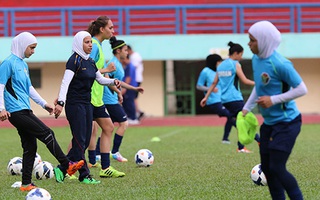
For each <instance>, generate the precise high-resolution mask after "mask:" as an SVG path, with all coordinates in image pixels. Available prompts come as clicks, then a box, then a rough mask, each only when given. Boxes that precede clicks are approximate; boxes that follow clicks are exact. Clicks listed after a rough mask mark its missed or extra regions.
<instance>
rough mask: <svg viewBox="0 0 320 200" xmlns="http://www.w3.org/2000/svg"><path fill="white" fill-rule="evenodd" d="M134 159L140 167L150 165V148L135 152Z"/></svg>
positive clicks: (151, 162)
mask: <svg viewBox="0 0 320 200" xmlns="http://www.w3.org/2000/svg"><path fill="white" fill-rule="evenodd" d="M134 160H135V161H136V164H137V165H138V166H140V167H150V166H151V165H152V164H153V161H154V157H153V154H152V152H151V151H150V150H148V149H140V150H139V151H138V152H137V153H136V155H135V157H134Z"/></svg>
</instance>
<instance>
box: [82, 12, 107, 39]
mask: <svg viewBox="0 0 320 200" xmlns="http://www.w3.org/2000/svg"><path fill="white" fill-rule="evenodd" d="M109 20H110V18H109V17H107V16H100V17H98V18H97V19H96V20H94V21H91V22H90V24H89V26H88V30H87V31H88V32H89V33H90V34H91V36H95V35H98V34H99V33H100V28H101V27H105V26H107V24H108V23H109Z"/></svg>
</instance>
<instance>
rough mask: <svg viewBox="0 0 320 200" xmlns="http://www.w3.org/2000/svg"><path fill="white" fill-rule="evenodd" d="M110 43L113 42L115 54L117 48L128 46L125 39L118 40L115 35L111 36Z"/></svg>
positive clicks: (112, 46)
mask: <svg viewBox="0 0 320 200" xmlns="http://www.w3.org/2000/svg"><path fill="white" fill-rule="evenodd" d="M109 43H110V44H111V48H112V53H113V54H116V51H117V49H122V47H124V46H126V43H125V42H124V41H123V40H117V38H116V37H115V36H112V37H111V38H110V40H109Z"/></svg>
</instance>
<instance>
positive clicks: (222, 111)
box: [197, 54, 233, 144]
mask: <svg viewBox="0 0 320 200" xmlns="http://www.w3.org/2000/svg"><path fill="white" fill-rule="evenodd" d="M221 62H222V58H221V56H219V55H218V54H211V55H209V56H207V58H206V67H205V68H203V69H202V71H201V72H200V75H199V77H198V82H197V89H198V90H200V91H203V92H204V95H205V94H206V93H207V90H208V89H209V87H210V86H211V85H212V83H213V80H214V78H215V76H216V71H217V67H218V65H220V63H221ZM206 106H207V107H209V109H210V110H211V112H212V113H213V114H217V115H219V117H227V121H226V124H225V126H224V134H223V138H222V143H223V144H230V141H229V139H228V138H229V134H230V131H231V128H232V125H233V124H232V118H231V117H230V112H229V111H228V110H227V109H226V108H225V107H224V106H223V105H222V103H221V89H220V86H219V84H218V85H217V90H216V91H215V92H212V93H211V94H210V95H209V97H208V100H207V102H206Z"/></svg>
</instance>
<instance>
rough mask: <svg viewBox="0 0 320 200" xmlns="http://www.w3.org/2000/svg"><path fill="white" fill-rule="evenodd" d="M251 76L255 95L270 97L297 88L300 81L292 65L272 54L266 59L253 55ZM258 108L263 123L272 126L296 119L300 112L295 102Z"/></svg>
mask: <svg viewBox="0 0 320 200" xmlns="http://www.w3.org/2000/svg"><path fill="white" fill-rule="evenodd" d="M252 67H253V76H254V82H255V88H256V92H257V95H258V96H259V97H260V96H272V95H277V94H282V93H284V92H286V91H288V90H290V88H291V87H294V88H295V87H297V86H298V85H299V84H300V83H301V82H302V79H301V77H300V75H299V74H298V73H297V71H296V70H295V69H294V67H293V65H292V63H291V62H290V61H289V60H288V59H286V58H284V57H283V56H281V55H280V54H279V53H278V52H274V53H273V54H272V55H271V56H270V57H268V58H266V59H260V58H259V57H258V56H256V55H254V56H253V58H252ZM259 108H260V112H261V114H262V116H263V118H264V120H265V121H264V123H266V124H267V125H273V124H276V123H278V122H281V121H285V122H289V121H292V120H293V119H294V118H296V117H297V116H298V115H299V114H300V112H299V110H298V108H297V106H296V103H295V101H293V100H292V101H289V102H286V103H282V104H276V105H273V106H271V107H270V108H262V107H259Z"/></svg>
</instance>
